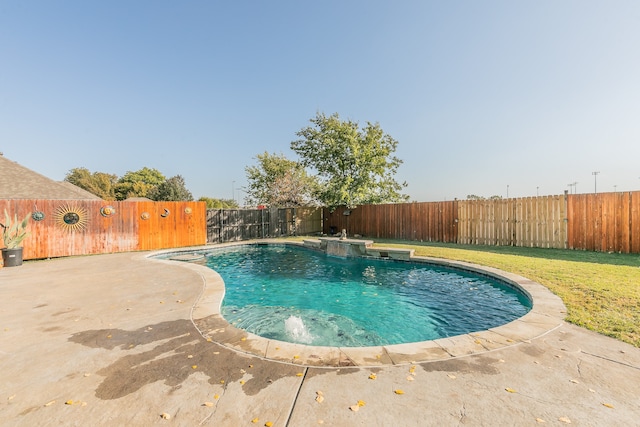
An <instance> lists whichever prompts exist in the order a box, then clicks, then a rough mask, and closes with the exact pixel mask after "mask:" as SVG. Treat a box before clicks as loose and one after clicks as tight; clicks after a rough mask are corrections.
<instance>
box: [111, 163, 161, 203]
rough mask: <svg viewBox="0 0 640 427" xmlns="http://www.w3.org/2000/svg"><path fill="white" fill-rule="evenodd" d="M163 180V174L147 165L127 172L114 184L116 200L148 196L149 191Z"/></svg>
mask: <svg viewBox="0 0 640 427" xmlns="http://www.w3.org/2000/svg"><path fill="white" fill-rule="evenodd" d="M164 181H165V177H164V175H162V173H161V172H160V171H159V170H157V169H151V168H148V167H146V166H145V167H143V168H142V169H140V170H138V171H135V172H131V171H129V172H127V173H125V174H124V175H123V176H122V178H120V179H119V180H118V183H117V184H116V188H115V193H116V199H117V200H124V199H128V198H129V197H148V194H149V191H150V190H151V189H153V188H155V187H157V186H158V185H160V184H162V183H163V182H164Z"/></svg>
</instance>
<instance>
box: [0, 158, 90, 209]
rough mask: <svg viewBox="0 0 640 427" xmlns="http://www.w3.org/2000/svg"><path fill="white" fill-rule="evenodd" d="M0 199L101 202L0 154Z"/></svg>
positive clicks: (86, 193) (83, 191) (87, 193)
mask: <svg viewBox="0 0 640 427" xmlns="http://www.w3.org/2000/svg"><path fill="white" fill-rule="evenodd" d="M0 199H3V200H7V199H53V200H63V199H72V200H101V199H100V197H98V196H96V195H94V194H92V193H90V192H88V191H86V190H83V189H82V188H80V187H77V186H75V185H73V184H71V183H70V182H66V181H62V182H58V181H54V180H52V179H49V178H47V177H46V176H44V175H41V174H39V173H37V172H35V171H32V170H31V169H29V168H26V167H24V166H22V165H19V164H18V163H16V162H14V161H12V160H9V159H7V158H6V157H4V156H3V155H2V154H1V153H0Z"/></svg>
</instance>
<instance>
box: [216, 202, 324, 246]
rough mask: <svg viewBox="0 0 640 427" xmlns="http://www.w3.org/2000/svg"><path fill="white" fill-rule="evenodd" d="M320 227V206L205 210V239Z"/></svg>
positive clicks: (309, 230)
mask: <svg viewBox="0 0 640 427" xmlns="http://www.w3.org/2000/svg"><path fill="white" fill-rule="evenodd" d="M321 230H322V209H320V208H269V209H208V210H207V242H208V243H224V242H235V241H240V240H250V239H261V238H265V237H279V236H293V235H296V234H313V233H319V232H320V231H321Z"/></svg>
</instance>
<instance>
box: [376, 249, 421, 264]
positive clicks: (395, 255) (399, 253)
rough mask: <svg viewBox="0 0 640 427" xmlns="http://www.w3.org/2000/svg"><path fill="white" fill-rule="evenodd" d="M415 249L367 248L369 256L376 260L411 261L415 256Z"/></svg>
mask: <svg viewBox="0 0 640 427" xmlns="http://www.w3.org/2000/svg"><path fill="white" fill-rule="evenodd" d="M414 252H415V250H414V249H400V248H367V255H368V256H371V257H375V258H389V259H398V260H403V261H409V260H410V259H411V257H412V256H413V254H414Z"/></svg>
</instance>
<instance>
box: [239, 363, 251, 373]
mask: <svg viewBox="0 0 640 427" xmlns="http://www.w3.org/2000/svg"><path fill="white" fill-rule="evenodd" d="M249 367H251V365H249ZM240 373H241V374H243V375H244V374H246V373H247V371H245V370H244V369H240Z"/></svg>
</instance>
